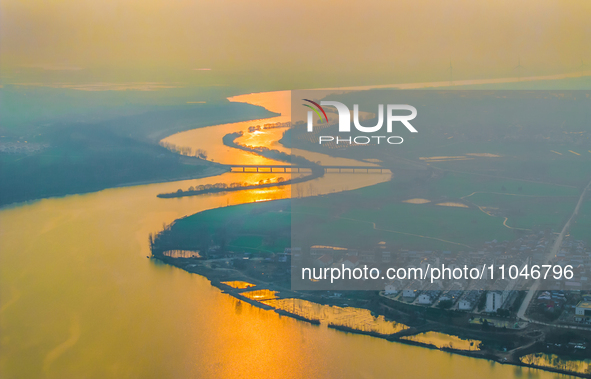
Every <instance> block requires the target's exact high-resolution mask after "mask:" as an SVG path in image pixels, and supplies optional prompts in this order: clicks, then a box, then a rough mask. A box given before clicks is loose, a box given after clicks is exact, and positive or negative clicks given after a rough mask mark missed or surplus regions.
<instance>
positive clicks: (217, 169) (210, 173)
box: [0, 164, 230, 211]
mask: <svg viewBox="0 0 591 379" xmlns="http://www.w3.org/2000/svg"><path fill="white" fill-rule="evenodd" d="M229 171H230V169H229V168H227V167H226V166H224V165H221V164H219V166H217V165H216V166H211V167H208V168H206V169H205V170H203V171H202V172H200V173H198V174H195V175H185V176H181V177H177V178H170V179H153V180H144V181H140V182H130V183H122V184H118V185H115V186H108V187H105V188H101V189H96V190H88V191H81V192H73V193H67V194H63V195H47V196H44V197H38V198H34V199H29V200H24V201H19V202H15V203H10V204H4V205H1V206H0V211H2V210H6V209H11V208H16V207H21V206H24V205H29V204H34V203H36V202H38V201H41V200H45V199H60V198H65V197H68V196H74V195H86V194H90V193H95V192H101V191H105V190H109V189H115V188H125V187H136V186H143V185H148V184H159V183H170V182H181V181H184V180H192V179H203V178H208V177H214V176H218V175H222V174H225V173H227V172H229Z"/></svg>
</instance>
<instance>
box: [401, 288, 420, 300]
mask: <svg viewBox="0 0 591 379" xmlns="http://www.w3.org/2000/svg"><path fill="white" fill-rule="evenodd" d="M416 296H417V291H415V290H409V289H406V290H402V297H412V298H415V297H416Z"/></svg>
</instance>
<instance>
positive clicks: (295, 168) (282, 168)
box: [226, 164, 389, 172]
mask: <svg viewBox="0 0 591 379" xmlns="http://www.w3.org/2000/svg"><path fill="white" fill-rule="evenodd" d="M226 166H228V167H230V168H231V169H232V172H253V171H251V170H253V169H254V170H256V171H254V172H300V170H311V168H310V167H308V166H301V165H290V164H284V165H282V164H276V165H256V164H230V165H226ZM320 167H322V168H323V169H324V171H327V170H338V172H342V170H353V172H355V170H364V171H365V172H369V170H380V172H383V170H388V171H389V169H388V168H385V167H382V166H337V165H321V166H320ZM234 169H238V170H234ZM247 169H248V171H247ZM261 169H263V170H265V171H261ZM267 170H269V171H267ZM274 170H276V171H274ZM288 170H289V171H288ZM346 172H350V171H346Z"/></svg>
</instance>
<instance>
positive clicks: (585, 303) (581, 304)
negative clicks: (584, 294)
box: [577, 300, 591, 309]
mask: <svg viewBox="0 0 591 379" xmlns="http://www.w3.org/2000/svg"><path fill="white" fill-rule="evenodd" d="M577 308H585V309H591V301H586V300H581V301H579V304H577Z"/></svg>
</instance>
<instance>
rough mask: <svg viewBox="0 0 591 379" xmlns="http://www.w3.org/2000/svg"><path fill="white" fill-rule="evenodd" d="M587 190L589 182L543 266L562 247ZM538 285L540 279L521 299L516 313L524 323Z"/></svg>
mask: <svg viewBox="0 0 591 379" xmlns="http://www.w3.org/2000/svg"><path fill="white" fill-rule="evenodd" d="M589 188H591V182H589V184H587V187H585V189H584V190H583V193H581V197H580V198H579V201H578V202H577V206H576V207H575V210H574V212H573V214H572V215H571V216H570V218H569V219H568V221H567V222H566V224H564V227H563V228H562V231H561V232H560V234H559V235H558V237H557V238H556V240H555V241H554V245H553V246H552V249H550V251H549V252H548V255H546V257H545V259H544V264H546V263H548V262H549V261H550V260H551V259H552V258H553V257H554V256H556V254H557V253H558V251H559V250H560V246H561V245H562V240H563V238H564V236H565V235H566V233H567V232H568V229H569V228H570V224H571V221H573V220H574V219H575V218H576V217H577V215H578V214H579V209H580V208H581V204H583V199H584V198H585V195H586V194H587V191H589ZM540 283H541V279H538V280H536V281H535V282H534V284H533V285H532V286H531V287H530V289H529V291H528V292H527V295H526V296H525V298H524V299H523V303H521V307H520V308H519V311H518V312H517V318H519V319H522V320H526V321H530V320H529V319H528V318H527V317H525V311H526V310H527V308H528V307H529V303H530V302H531V300H532V299H533V297H534V295H535V293H536V291H537V290H538V288H539V287H540Z"/></svg>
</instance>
